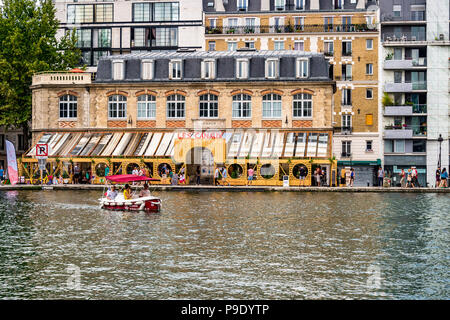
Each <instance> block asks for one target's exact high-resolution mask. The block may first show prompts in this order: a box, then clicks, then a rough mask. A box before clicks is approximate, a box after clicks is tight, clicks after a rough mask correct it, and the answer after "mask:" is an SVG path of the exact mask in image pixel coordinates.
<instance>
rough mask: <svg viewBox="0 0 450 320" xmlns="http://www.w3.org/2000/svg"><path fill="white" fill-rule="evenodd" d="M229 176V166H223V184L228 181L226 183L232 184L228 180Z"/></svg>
mask: <svg viewBox="0 0 450 320" xmlns="http://www.w3.org/2000/svg"><path fill="white" fill-rule="evenodd" d="M227 177H228V171H227V168H225V167H223V168H222V181H223V184H225V183H226V184H228V185H230V183H229V182H228V181H227Z"/></svg>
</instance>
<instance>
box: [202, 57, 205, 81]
mask: <svg viewBox="0 0 450 320" xmlns="http://www.w3.org/2000/svg"><path fill="white" fill-rule="evenodd" d="M205 68H206V63H205V61H202V63H201V77H202V79H205V76H206V70H205Z"/></svg>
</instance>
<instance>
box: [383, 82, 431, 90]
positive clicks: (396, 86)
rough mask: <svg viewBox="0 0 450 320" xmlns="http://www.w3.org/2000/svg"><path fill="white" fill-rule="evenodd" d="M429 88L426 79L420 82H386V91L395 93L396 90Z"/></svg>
mask: <svg viewBox="0 0 450 320" xmlns="http://www.w3.org/2000/svg"><path fill="white" fill-rule="evenodd" d="M425 90H427V83H426V81H420V82H413V83H411V82H409V83H408V82H399V83H392V82H386V83H385V84H384V92H387V93H395V92H413V91H425Z"/></svg>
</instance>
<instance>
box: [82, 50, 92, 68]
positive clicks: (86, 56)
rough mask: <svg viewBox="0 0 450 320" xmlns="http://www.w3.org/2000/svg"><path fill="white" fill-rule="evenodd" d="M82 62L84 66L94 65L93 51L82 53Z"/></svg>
mask: <svg viewBox="0 0 450 320" xmlns="http://www.w3.org/2000/svg"><path fill="white" fill-rule="evenodd" d="M81 61H82V63H83V64H85V65H87V66H91V65H92V51H82V52H81Z"/></svg>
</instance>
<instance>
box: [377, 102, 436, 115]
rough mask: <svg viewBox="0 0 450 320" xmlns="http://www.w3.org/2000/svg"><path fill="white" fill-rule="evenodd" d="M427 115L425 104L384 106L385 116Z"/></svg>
mask: <svg viewBox="0 0 450 320" xmlns="http://www.w3.org/2000/svg"><path fill="white" fill-rule="evenodd" d="M426 113H427V105H426V104H415V105H397V106H385V107H384V115H385V116H413V115H424V114H426Z"/></svg>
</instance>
